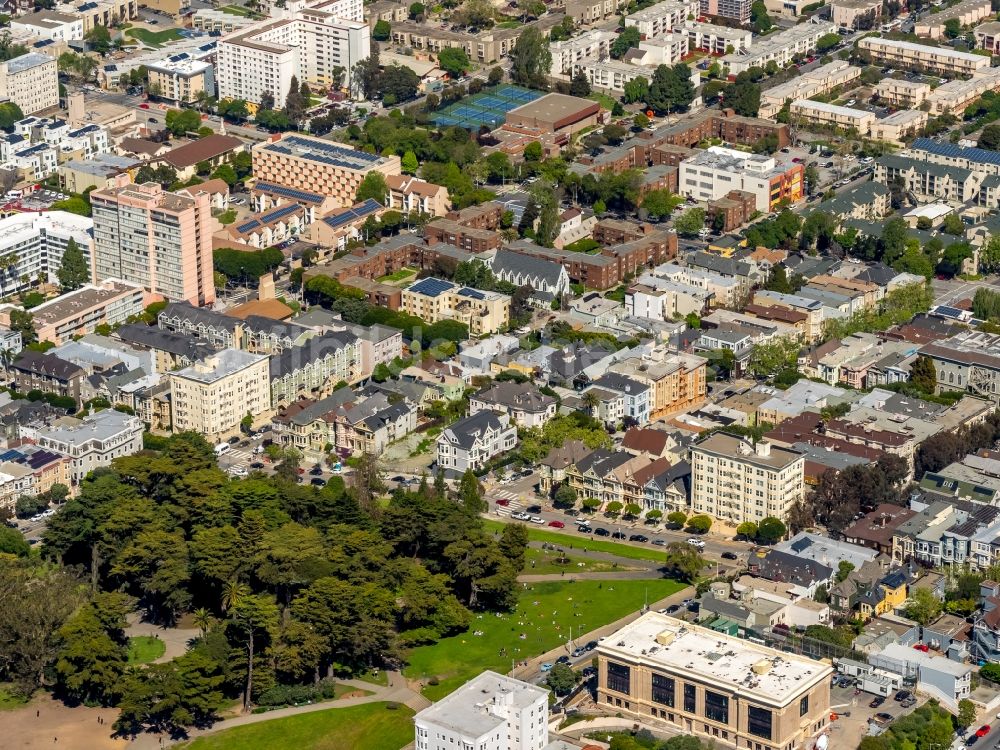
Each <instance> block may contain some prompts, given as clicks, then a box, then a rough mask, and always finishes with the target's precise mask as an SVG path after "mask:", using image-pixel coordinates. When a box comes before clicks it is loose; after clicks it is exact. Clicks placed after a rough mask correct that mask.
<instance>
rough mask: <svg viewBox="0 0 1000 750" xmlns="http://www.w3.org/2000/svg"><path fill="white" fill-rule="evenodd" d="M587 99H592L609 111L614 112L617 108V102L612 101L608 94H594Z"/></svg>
mask: <svg viewBox="0 0 1000 750" xmlns="http://www.w3.org/2000/svg"><path fill="white" fill-rule="evenodd" d="M587 98H588V99H590V100H591V101H593V102H597V103H598V104H600V105H601V106H602V107H604V108H605V109H607V110H612V109H614V108H615V100H614V99H612V98H611V97H610V96H608V95H607V94H597V93H594V94H591V95H590V96H588V97H587Z"/></svg>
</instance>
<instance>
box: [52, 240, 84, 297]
mask: <svg viewBox="0 0 1000 750" xmlns="http://www.w3.org/2000/svg"><path fill="white" fill-rule="evenodd" d="M56 277H57V278H58V279H59V286H60V287H61V288H62V290H63V291H64V292H72V291H74V290H76V289H79V288H80V287H81V286H83V285H84V284H86V283H87V282H88V281H90V265H89V264H88V263H87V259H86V258H85V257H84V255H83V250H81V249H80V246H79V245H78V244H77V242H76V240H75V239H73V238H72V237H70V238H69V241H68V242H67V243H66V249H65V250H64V251H63V256H62V261H61V263H60V264H59V270H58V271H57V272H56Z"/></svg>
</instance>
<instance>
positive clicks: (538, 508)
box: [525, 505, 542, 513]
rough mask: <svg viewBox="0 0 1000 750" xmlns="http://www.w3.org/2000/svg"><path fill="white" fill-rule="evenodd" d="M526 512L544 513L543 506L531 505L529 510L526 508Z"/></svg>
mask: <svg viewBox="0 0 1000 750" xmlns="http://www.w3.org/2000/svg"><path fill="white" fill-rule="evenodd" d="M525 510H526V511H528V512H529V513H541V512H542V506H541V505H529V506H528V507H527V508H525Z"/></svg>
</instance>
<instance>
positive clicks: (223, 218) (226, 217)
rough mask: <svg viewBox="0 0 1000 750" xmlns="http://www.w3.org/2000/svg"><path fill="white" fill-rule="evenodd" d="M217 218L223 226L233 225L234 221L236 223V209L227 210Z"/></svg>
mask: <svg viewBox="0 0 1000 750" xmlns="http://www.w3.org/2000/svg"><path fill="white" fill-rule="evenodd" d="M215 218H216V219H218V220H219V223H220V224H222V226H226V224H232V223H233V222H234V221H236V209H233V208H227V209H226V210H225V211H223V212H222V213H220V214H219V215H218V216H216V217H215Z"/></svg>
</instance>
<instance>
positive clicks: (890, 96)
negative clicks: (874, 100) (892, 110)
mask: <svg viewBox="0 0 1000 750" xmlns="http://www.w3.org/2000/svg"><path fill="white" fill-rule="evenodd" d="M931 90H932V89H931V86H930V84H929V83H924V82H923V81H909V80H907V79H905V78H883V79H882V80H881V81H879V82H878V83H877V84H875V90H874V93H875V96H877V97H878V98H879V99H881V100H882V101H883V102H885V103H886V104H888V105H889V106H890V107H898V108H903V109H917V108H918V107H919V106H920V105H921V104H923V103H924V100H925V99H926V98H927V97H928V96H930V93H931Z"/></svg>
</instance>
